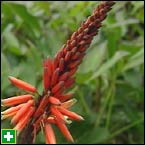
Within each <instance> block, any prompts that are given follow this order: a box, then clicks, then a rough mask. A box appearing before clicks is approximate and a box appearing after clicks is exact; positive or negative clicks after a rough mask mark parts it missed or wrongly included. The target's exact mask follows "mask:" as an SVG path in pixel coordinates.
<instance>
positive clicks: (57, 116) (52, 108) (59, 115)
mask: <svg viewBox="0 0 145 145" xmlns="http://www.w3.org/2000/svg"><path fill="white" fill-rule="evenodd" d="M50 110H51V113H52V115H54V116H56V118H58V120H59V121H61V122H65V121H66V120H65V118H64V116H63V115H62V114H61V113H60V112H59V111H58V109H57V108H56V107H54V106H51V107H50Z"/></svg>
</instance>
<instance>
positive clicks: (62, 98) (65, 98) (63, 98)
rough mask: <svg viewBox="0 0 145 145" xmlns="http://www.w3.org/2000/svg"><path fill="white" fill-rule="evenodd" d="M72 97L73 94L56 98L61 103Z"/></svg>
mask: <svg viewBox="0 0 145 145" xmlns="http://www.w3.org/2000/svg"><path fill="white" fill-rule="evenodd" d="M72 96H73V94H64V95H62V96H58V97H57V98H59V100H61V101H62V102H64V101H66V100H68V99H70V98H71V97H72Z"/></svg>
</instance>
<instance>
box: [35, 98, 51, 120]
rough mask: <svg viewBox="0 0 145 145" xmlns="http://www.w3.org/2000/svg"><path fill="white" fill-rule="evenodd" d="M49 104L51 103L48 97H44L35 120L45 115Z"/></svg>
mask: <svg viewBox="0 0 145 145" xmlns="http://www.w3.org/2000/svg"><path fill="white" fill-rule="evenodd" d="M48 102H49V100H48V96H44V97H43V98H42V100H41V102H40V104H39V106H38V107H37V110H36V111H35V113H34V117H35V118H37V117H39V116H40V115H41V114H42V113H43V111H44V109H45V107H46V105H47V104H48Z"/></svg>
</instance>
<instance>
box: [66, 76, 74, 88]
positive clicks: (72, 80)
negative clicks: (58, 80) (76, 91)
mask: <svg viewBox="0 0 145 145" xmlns="http://www.w3.org/2000/svg"><path fill="white" fill-rule="evenodd" d="M74 82H75V79H74V78H69V79H68V80H67V81H66V82H65V84H64V85H65V88H69V87H70V86H71V85H72V84H73V83H74Z"/></svg>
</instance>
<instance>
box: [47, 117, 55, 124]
mask: <svg viewBox="0 0 145 145" xmlns="http://www.w3.org/2000/svg"><path fill="white" fill-rule="evenodd" d="M47 122H48V123H53V124H55V119H54V117H51V116H50V117H48V118H47Z"/></svg>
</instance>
